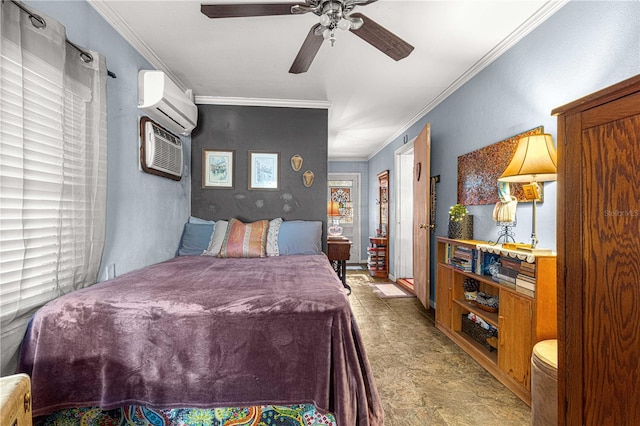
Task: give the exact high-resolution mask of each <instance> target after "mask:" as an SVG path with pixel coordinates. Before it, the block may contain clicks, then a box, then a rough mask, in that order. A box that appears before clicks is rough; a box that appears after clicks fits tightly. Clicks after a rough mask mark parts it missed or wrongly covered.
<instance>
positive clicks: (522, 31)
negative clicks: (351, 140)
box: [367, 0, 569, 160]
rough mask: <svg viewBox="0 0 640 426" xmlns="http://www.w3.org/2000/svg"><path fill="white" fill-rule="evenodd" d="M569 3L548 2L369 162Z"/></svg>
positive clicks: (377, 152) (427, 106) (395, 135)
mask: <svg viewBox="0 0 640 426" xmlns="http://www.w3.org/2000/svg"><path fill="white" fill-rule="evenodd" d="M567 3H569V0H550V1H548V2H546V3H545V4H544V5H542V6H541V7H540V9H538V10H537V11H536V13H534V14H533V15H531V17H530V18H529V19H527V20H526V21H525V22H524V23H523V24H522V25H520V26H519V27H518V28H516V29H515V30H513V31H512V32H511V34H509V35H508V36H507V37H506V38H505V39H504V40H502V41H501V42H500V43H499V44H497V45H496V46H495V47H494V48H493V49H491V50H490V51H489V52H488V53H487V54H486V55H484V56H483V57H482V58H480V60H478V62H476V63H475V64H473V66H471V68H469V69H468V70H467V71H466V72H464V73H463V74H462V75H461V76H460V77H458V78H457V79H456V80H454V81H453V83H451V84H450V85H449V86H448V87H447V88H446V89H444V90H443V91H442V93H440V94H439V95H438V96H437V97H435V98H434V99H433V100H432V101H431V102H429V103H428V104H427V105H426V106H425V107H424V108H422V109H421V110H420V111H418V113H416V114H415V115H414V116H413V117H411V119H410V120H409V121H407V122H406V123H405V124H404V125H403V126H401V127H400V130H398V131H397V132H395V133H394V134H393V135H392V136H391V137H390V138H389V139H387V141H386V142H385V143H383V144H382V145H380V147H379V148H378V149H377V150H375V151H374V152H373V153H372V154H370V155H369V157H367V159H368V160H371V159H372V158H373V157H375V156H376V155H378V154H379V153H380V152H381V151H382V150H383V149H384V148H385V147H386V146H387V145H389V144H390V143H391V142H393V141H395V140H396V139H397V138H399V137H400V136H401V135H402V134H404V133H406V131H407V130H409V128H410V127H411V126H413V125H414V124H415V123H416V122H418V120H420V119H421V118H422V117H424V116H425V115H427V113H429V111H431V110H432V109H434V108H435V107H436V106H438V105H439V104H440V103H441V102H443V101H444V100H445V99H446V98H448V97H449V95H451V94H452V93H453V92H455V91H456V90H458V89H459V88H460V87H462V86H463V85H464V84H465V83H467V82H468V81H469V80H471V79H472V78H473V77H475V76H476V75H477V74H479V73H480V71H482V70H483V69H485V68H486V67H488V66H489V65H490V64H491V63H493V61H495V60H496V59H498V58H499V57H500V56H502V55H503V54H504V53H505V52H507V51H508V50H509V49H511V48H512V47H513V46H514V45H515V44H516V43H518V42H519V41H520V40H522V39H523V38H524V37H525V36H526V35H527V34H529V33H530V32H531V31H533V30H534V29H535V28H537V27H538V26H539V25H540V24H542V23H543V22H544V21H546V20H547V19H548V18H549V17H550V16H551V15H553V14H554V13H556V12H557V11H558V10H559V9H561V8H562V7H563V6H564V5H566V4H567Z"/></svg>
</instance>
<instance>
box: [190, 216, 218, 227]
mask: <svg viewBox="0 0 640 426" xmlns="http://www.w3.org/2000/svg"><path fill="white" fill-rule="evenodd" d="M189 223H195V224H196V225H205V224H206V225H215V223H216V221H215V220H207V219H200V218H199V217H196V216H189Z"/></svg>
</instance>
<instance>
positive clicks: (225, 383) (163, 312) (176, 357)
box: [19, 254, 383, 426]
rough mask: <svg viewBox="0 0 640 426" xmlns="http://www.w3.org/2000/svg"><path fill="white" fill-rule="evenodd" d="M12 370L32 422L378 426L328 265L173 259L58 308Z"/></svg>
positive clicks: (66, 299)
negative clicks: (253, 420)
mask: <svg viewBox="0 0 640 426" xmlns="http://www.w3.org/2000/svg"><path fill="white" fill-rule="evenodd" d="M19 371H20V372H25V373H28V374H29V375H30V376H31V380H32V393H33V414H34V416H39V415H43V414H47V413H50V412H53V411H56V410H59V409H63V408H70V407H82V406H100V407H102V408H103V409H110V408H115V407H118V406H122V405H145V406H149V407H152V408H180V407H194V408H197V407H221V406H226V407H233V406H251V405H267V404H279V405H292V404H299V403H313V404H314V405H315V406H316V407H318V408H319V409H320V410H324V411H329V412H332V413H334V415H335V416H336V419H337V422H338V424H339V425H341V426H343V425H344V426H351V425H382V424H383V412H382V407H381V404H380V400H379V397H378V393H377V390H376V388H375V384H374V381H373V375H372V373H371V369H370V366H369V362H368V360H367V357H366V354H365V350H364V347H363V345H362V341H361V338H360V334H359V331H358V328H357V325H356V323H355V321H354V319H353V316H352V314H351V308H350V306H349V301H348V299H347V296H346V295H345V292H344V290H343V287H342V284H341V282H340V281H339V280H338V278H337V277H336V275H335V273H334V272H333V269H332V268H331V266H330V264H329V262H328V260H327V258H326V256H325V255H323V254H321V255H309V256H280V257H271V258H260V259H218V258H213V257H207V256H187V257H178V258H175V259H172V260H169V261H166V262H163V263H160V264H157V265H152V266H149V267H147V268H144V269H141V270H139V271H135V272H131V273H128V274H126V275H123V276H121V277H119V278H117V279H114V280H111V281H107V282H103V283H100V284H96V285H94V286H92V287H89V288H86V289H82V290H78V291H75V292H73V293H71V294H68V295H66V296H62V297H60V298H58V299H55V300H53V301H51V302H49V303H48V304H47V305H45V306H44V307H43V308H42V309H40V310H39V311H38V312H37V313H36V314H35V315H34V317H33V319H32V321H31V324H30V325H29V328H28V330H27V334H26V336H25V339H24V342H23V345H22V350H21V355H20V361H19Z"/></svg>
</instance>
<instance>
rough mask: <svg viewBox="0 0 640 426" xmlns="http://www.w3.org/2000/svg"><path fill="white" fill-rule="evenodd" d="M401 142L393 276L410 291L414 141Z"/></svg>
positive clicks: (411, 277) (397, 151) (398, 155)
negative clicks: (402, 143)
mask: <svg viewBox="0 0 640 426" xmlns="http://www.w3.org/2000/svg"><path fill="white" fill-rule="evenodd" d="M414 140H415V139H413V140H411V141H409V142H407V143H406V144H404V145H402V146H401V147H400V148H398V149H397V150H396V151H395V169H396V171H397V173H396V174H397V178H396V188H395V192H396V194H397V202H396V212H395V217H396V234H395V243H394V247H396V250H395V253H396V255H395V259H394V260H395V261H394V265H395V267H394V271H393V275H394V276H395V277H396V282H397V283H398V284H400V285H402V286H403V287H405V288H407V289H408V290H410V291H412V292H414V288H413V142H414Z"/></svg>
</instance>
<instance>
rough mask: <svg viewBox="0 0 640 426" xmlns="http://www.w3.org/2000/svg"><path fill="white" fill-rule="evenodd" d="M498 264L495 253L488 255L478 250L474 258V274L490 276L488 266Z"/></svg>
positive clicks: (498, 256) (497, 256)
mask: <svg viewBox="0 0 640 426" xmlns="http://www.w3.org/2000/svg"><path fill="white" fill-rule="evenodd" d="M499 262H500V255H499V254H497V253H489V252H486V251H482V250H479V251H478V255H477V256H476V270H475V272H476V274H478V275H491V271H490V270H489V266H491V265H492V264H494V263H499Z"/></svg>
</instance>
